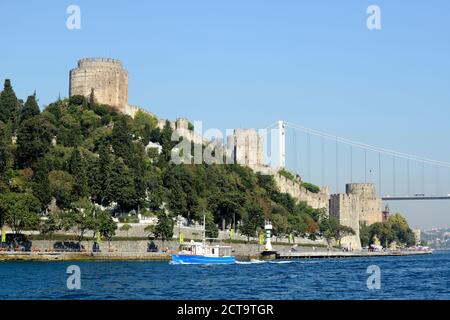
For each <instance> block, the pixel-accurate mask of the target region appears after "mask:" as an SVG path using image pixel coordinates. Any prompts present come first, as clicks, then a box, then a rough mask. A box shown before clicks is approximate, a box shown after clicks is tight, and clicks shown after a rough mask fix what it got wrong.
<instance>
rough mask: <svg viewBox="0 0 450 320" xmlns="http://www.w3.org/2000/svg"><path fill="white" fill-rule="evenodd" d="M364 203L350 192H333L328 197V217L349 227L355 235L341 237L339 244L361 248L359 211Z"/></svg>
mask: <svg viewBox="0 0 450 320" xmlns="http://www.w3.org/2000/svg"><path fill="white" fill-rule="evenodd" d="M363 206H364V204H363V203H362V202H361V201H360V198H359V197H358V196H354V195H352V194H333V195H331V197H330V217H334V218H336V219H337V220H338V221H339V223H340V224H342V225H344V226H347V227H350V228H352V229H353V230H354V231H355V235H351V236H346V237H343V238H342V239H341V245H342V246H343V247H346V248H348V249H349V250H351V251H352V250H361V240H360V238H359V221H360V212H361V208H362V207H363Z"/></svg>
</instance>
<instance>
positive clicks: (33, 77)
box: [0, 0, 450, 228]
mask: <svg viewBox="0 0 450 320" xmlns="http://www.w3.org/2000/svg"><path fill="white" fill-rule="evenodd" d="M71 4H76V5H78V6H79V7H80V9H81V29H80V30H69V29H67V28H66V20H67V17H68V16H69V15H68V14H67V13H66V9H67V7H68V6H69V5H71ZM371 4H376V5H378V6H379V7H380V9H381V27H382V28H381V30H372V31H371V30H368V29H367V27H366V19H367V17H368V14H367V13H366V9H367V7H368V6H369V5H371ZM0 30H2V33H1V36H0V41H1V50H0V79H3V78H11V79H12V81H13V86H14V89H15V90H16V92H17V94H18V96H19V97H20V98H22V99H25V98H26V96H27V95H29V94H31V93H32V92H33V91H34V90H35V89H36V91H37V95H38V98H39V102H40V105H41V107H43V106H44V105H45V104H48V103H49V102H51V101H53V100H55V99H56V98H57V97H58V94H61V96H63V97H64V96H67V95H68V72H69V69H71V68H73V67H75V66H76V61H77V60H78V59H79V58H82V57H112V58H117V59H120V60H122V61H123V63H124V66H125V68H126V69H127V70H128V72H129V102H130V104H133V105H139V106H142V107H144V108H145V109H147V110H149V111H152V112H153V113H155V114H157V115H159V116H161V117H166V118H170V119H175V118H177V117H179V116H184V117H187V118H189V119H191V120H192V121H194V120H202V121H203V122H204V127H206V128H210V127H215V128H220V129H225V128H235V127H255V128H264V127H267V126H268V125H269V124H271V123H273V122H274V121H276V120H278V119H284V120H289V121H290V122H293V123H298V124H302V125H304V126H306V127H309V128H314V129H317V130H321V131H325V132H328V133H332V134H336V135H339V136H343V137H347V138H351V139H353V140H357V141H361V142H365V143H369V144H373V145H377V146H381V147H386V148H389V149H394V150H397V151H401V152H405V153H412V154H417V155H421V156H425V157H429V158H433V159H437V160H443V161H450V149H449V143H448V137H449V136H450V126H449V119H450V59H449V58H450V41H449V39H450V36H449V33H450V2H449V1H447V0H435V1H425V0H417V1H409V0H403V1H402V0H398V1H381V0H372V1H364V0H362V1H356V0H354V1H350V0H346V1H344V0H342V1H336V0H329V1H320V0H319V1H318V0H314V1H299V0H295V1H294V0H293V1H262V0H245V1H242V0H240V1H238V0H227V1H224V0H221V1H219V0H218V1H210V0H204V1H196V0H180V1H128V2H124V1H121V2H120V3H119V2H114V1H98V0H96V1H75V0H72V1H18V0H16V1H2V2H0ZM288 152H289V150H288ZM288 157H289V155H288ZM292 157H293V156H292V155H291V158H288V161H293V160H292ZM297 159H299V161H301V159H302V157H301V155H299V156H298V157H297ZM314 159H315V158H313V160H314ZM303 160H304V159H303ZM345 161H346V160H345V159H342V160H341V162H342V163H343V167H348V166H347V164H346V163H345ZM386 161H388V160H386ZM313 162H314V163H316V164H317V161H313ZM303 164H304V162H300V163H299V164H298V165H296V167H298V168H299V170H300V171H301V174H302V175H304V166H303ZM397 165H398V167H399V168H400V169H401V168H402V166H404V164H402V163H400V162H399V163H398V164H397ZM329 166H330V168H328V163H327V172H330V173H331V172H332V170H334V169H331V167H332V164H331V163H330V164H329ZM311 170H312V173H311V180H312V181H313V182H316V183H318V182H320V181H317V180H318V178H317V174H316V173H315V172H316V171H318V170H317V166H316V167H314V168H312V169H311ZM354 170H355V172H356V171H358V167H356V168H355V169H354ZM360 171H361V170H359V176H358V174H357V173H355V176H356V177H354V179H355V180H358V179H359V180H361V179H362V178H361V176H362V175H363V174H362V175H361V172H360ZM438 174H439V176H440V179H441V180H440V181H441V182H440V183H441V188H442V189H443V190H442V191H441V193H445V194H447V193H450V172H448V170H447V171H439V172H438ZM430 175H432V174H431V171H430V173H429V174H427V176H430ZM433 176H434V174H433ZM374 179H375V178H374ZM387 179H389V178H388V177H386V178H385V177H384V176H383V180H384V181H387ZM398 180H399V181H398V182H397V184H398V189H400V190H402V188H403V189H405V183H404V182H402V181H401V180H402V179H401V177H399V178H398ZM333 181H334V180H333V179H332V178H327V179H326V181H325V182H326V183H327V184H330V185H332V184H333V183H334V182H333ZM340 181H341V185H340V190H341V191H342V190H343V187H344V182H347V181H348V178H346V175H345V174H342V177H341V178H340ZM432 181H434V180H432ZM427 185H429V186H430V188H432V187H433V182H431V181H427ZM391 187H392V186H391V184H389V182H388V181H387V182H385V186H383V189H384V190H387V192H385V193H388V192H389V188H391ZM390 206H391V207H392V208H393V209H394V210H398V211H401V212H402V213H404V214H405V215H406V216H407V217H408V219H409V220H410V222H411V225H412V226H413V227H421V228H430V227H433V226H447V227H450V201H448V202H444V201H443V202H426V203H418V202H414V203H394V202H392V203H390Z"/></svg>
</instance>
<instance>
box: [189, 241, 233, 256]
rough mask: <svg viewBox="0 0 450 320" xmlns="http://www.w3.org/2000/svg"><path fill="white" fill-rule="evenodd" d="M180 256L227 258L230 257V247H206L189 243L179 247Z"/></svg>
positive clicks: (201, 244)
mask: <svg viewBox="0 0 450 320" xmlns="http://www.w3.org/2000/svg"><path fill="white" fill-rule="evenodd" d="M180 254H185V255H200V256H214V257H228V256H231V247H230V246H220V245H215V246H212V245H206V244H203V243H197V242H194V243H189V244H183V245H181V246H180Z"/></svg>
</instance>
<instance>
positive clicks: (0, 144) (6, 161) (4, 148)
mask: <svg viewBox="0 0 450 320" xmlns="http://www.w3.org/2000/svg"><path fill="white" fill-rule="evenodd" d="M11 167H12V154H11V148H10V143H8V135H7V134H6V126H5V125H4V124H3V123H2V122H0V180H4V179H5V178H6V177H5V175H6V173H7V172H8V171H9V169H11Z"/></svg>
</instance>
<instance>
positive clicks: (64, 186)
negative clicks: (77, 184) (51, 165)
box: [48, 170, 75, 209]
mask: <svg viewBox="0 0 450 320" xmlns="http://www.w3.org/2000/svg"><path fill="white" fill-rule="evenodd" d="M48 180H49V182H50V192H51V194H52V196H53V197H55V199H56V205H57V206H58V207H59V208H60V209H68V208H70V207H71V206H72V202H73V201H74V200H75V199H74V197H73V187H74V179H73V177H72V175H71V174H70V173H68V172H67V171H61V170H54V171H50V172H49V174H48Z"/></svg>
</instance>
